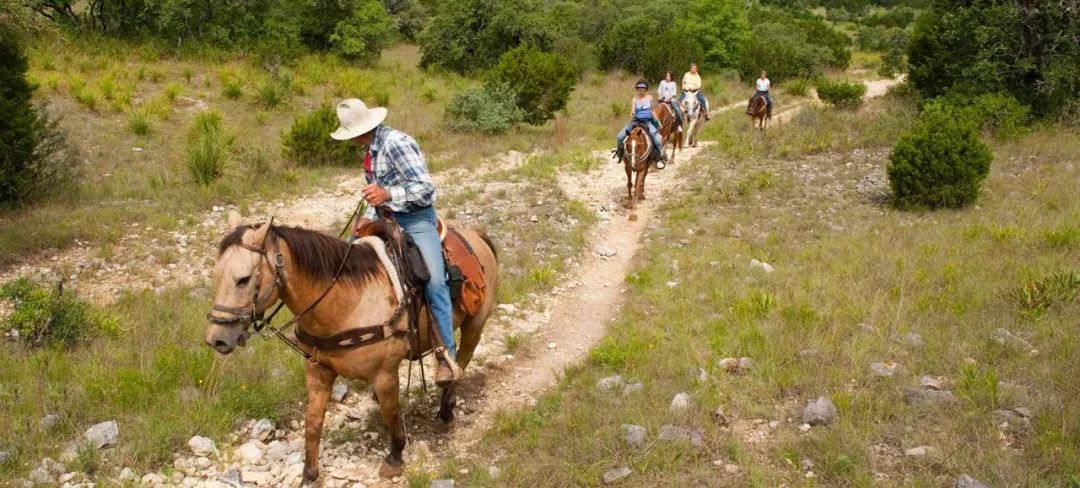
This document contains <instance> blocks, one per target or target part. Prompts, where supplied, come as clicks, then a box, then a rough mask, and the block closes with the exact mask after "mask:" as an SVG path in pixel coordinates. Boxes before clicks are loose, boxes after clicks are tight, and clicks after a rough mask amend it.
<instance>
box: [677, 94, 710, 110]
mask: <svg viewBox="0 0 1080 488" xmlns="http://www.w3.org/2000/svg"><path fill="white" fill-rule="evenodd" d="M684 98H686V92H682V94H680V95H679V104H682V101H683V99H684ZM697 101H698V104H699V105H701V106H702V107H704V108H702V110H704V111H705V113H709V101H708V100H706V99H705V94H704V93H701V90H698V91H697Z"/></svg>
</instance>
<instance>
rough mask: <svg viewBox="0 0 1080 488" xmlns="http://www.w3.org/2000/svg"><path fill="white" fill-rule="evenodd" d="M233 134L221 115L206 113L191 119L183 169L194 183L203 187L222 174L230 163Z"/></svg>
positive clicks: (213, 112)
mask: <svg viewBox="0 0 1080 488" xmlns="http://www.w3.org/2000/svg"><path fill="white" fill-rule="evenodd" d="M232 144H233V135H232V134H230V133H229V132H228V130H227V129H226V128H225V123H224V121H223V120H222V118H221V113H220V112H217V111H214V110H207V111H204V112H201V113H199V114H198V115H196V116H195V123H194V125H193V126H192V128H191V131H190V133H189V135H188V146H187V167H188V172H189V173H190V174H191V177H192V179H194V180H195V182H196V183H198V184H200V185H203V186H206V185H209V184H210V183H212V182H213V181H214V180H215V179H217V178H218V177H220V176H221V175H223V174H225V170H226V169H227V168H228V167H229V164H230V163H231V161H232Z"/></svg>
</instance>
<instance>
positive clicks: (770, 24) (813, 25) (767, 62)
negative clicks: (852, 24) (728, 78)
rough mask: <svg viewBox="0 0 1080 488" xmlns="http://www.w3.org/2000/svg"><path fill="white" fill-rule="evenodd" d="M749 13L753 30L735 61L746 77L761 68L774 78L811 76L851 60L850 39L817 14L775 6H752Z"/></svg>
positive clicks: (844, 66) (843, 65) (758, 71)
mask: <svg viewBox="0 0 1080 488" xmlns="http://www.w3.org/2000/svg"><path fill="white" fill-rule="evenodd" d="M749 17H750V18H751V19H753V21H754V22H755V24H754V26H753V31H754V34H753V35H752V36H749V37H748V38H746V39H745V40H744V42H743V45H742V49H741V51H740V56H739V64H738V68H739V73H740V74H742V75H743V77H745V78H756V77H757V75H758V73H760V72H761V71H767V72H768V73H769V78H770V79H772V80H774V81H781V80H784V79H789V78H814V77H817V76H820V75H821V74H822V73H823V71H824V70H825V68H828V67H836V68H846V67H847V65H848V62H849V61H850V60H851V52H850V50H849V46H850V44H851V41H850V39H848V38H847V36H846V35H844V34H843V33H840V32H837V31H835V30H833V29H832V28H831V27H829V26H828V24H826V23H825V22H824V21H822V20H821V19H820V18H817V17H815V16H812V15H803V14H794V13H791V12H790V11H788V10H781V9H774V8H762V9H754V10H753V11H751V13H750V15H749Z"/></svg>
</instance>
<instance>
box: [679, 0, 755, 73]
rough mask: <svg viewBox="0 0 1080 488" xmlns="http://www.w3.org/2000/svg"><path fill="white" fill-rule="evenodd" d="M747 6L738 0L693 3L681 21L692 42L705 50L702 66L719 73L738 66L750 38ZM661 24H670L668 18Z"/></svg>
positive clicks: (695, 1) (691, 0)
mask: <svg viewBox="0 0 1080 488" xmlns="http://www.w3.org/2000/svg"><path fill="white" fill-rule="evenodd" d="M745 8H746V7H745V4H744V2H741V1H738V0H690V1H689V5H688V6H687V15H686V17H685V19H683V20H681V21H680V25H681V26H682V27H683V28H684V29H686V31H687V32H688V34H689V35H690V37H691V38H693V39H694V40H696V41H697V43H698V45H700V46H701V48H702V50H704V52H705V54H704V57H703V58H702V59H701V62H700V64H701V65H702V67H703V68H707V69H710V70H718V69H721V68H731V67H735V66H736V65H738V62H739V49H740V46H741V45H742V43H743V41H744V40H745V39H748V38H750V37H751V36H750V30H749V27H748V25H747V20H746V11H745ZM660 19H661V22H669V20H667V18H666V16H665V17H661V18H660Z"/></svg>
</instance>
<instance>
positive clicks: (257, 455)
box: [236, 442, 263, 463]
mask: <svg viewBox="0 0 1080 488" xmlns="http://www.w3.org/2000/svg"><path fill="white" fill-rule="evenodd" d="M236 457H238V458H240V459H243V460H244V461H247V462H249V463H256V462H259V460H261V459H262V457H263V449H262V446H260V445H259V444H257V443H255V442H247V443H244V445H242V446H240V447H238V448H236Z"/></svg>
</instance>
